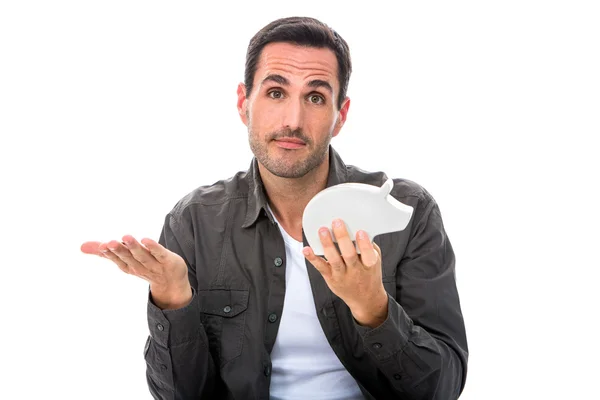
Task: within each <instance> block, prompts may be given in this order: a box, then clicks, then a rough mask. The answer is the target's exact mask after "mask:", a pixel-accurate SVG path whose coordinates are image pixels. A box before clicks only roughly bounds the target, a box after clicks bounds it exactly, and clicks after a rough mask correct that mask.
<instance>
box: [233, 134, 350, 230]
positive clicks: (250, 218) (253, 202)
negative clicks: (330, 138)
mask: <svg viewBox="0 0 600 400" xmlns="http://www.w3.org/2000/svg"><path fill="white" fill-rule="evenodd" d="M245 179H246V181H247V182H248V207H247V208H246V218H245V219H244V224H243V225H242V228H248V227H250V226H252V225H253V224H254V223H255V222H256V220H257V218H258V216H259V215H260V213H261V212H263V213H265V214H266V215H267V216H268V217H269V219H271V218H272V217H271V215H270V214H269V213H268V212H267V196H266V194H265V187H264V185H263V182H262V179H261V177H260V172H259V169H258V161H257V159H256V157H254V158H253V159H252V162H251V164H250V168H249V169H248V171H247V173H246V177H245ZM347 181H348V171H347V169H346V164H344V162H343V161H342V158H341V157H340V155H339V154H338V153H337V151H335V150H334V149H333V147H332V146H331V145H329V175H328V176H327V186H326V187H330V186H334V185H337V184H340V183H346V182H347ZM271 222H273V221H272V220H271Z"/></svg>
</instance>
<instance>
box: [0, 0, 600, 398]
mask: <svg viewBox="0 0 600 400" xmlns="http://www.w3.org/2000/svg"><path fill="white" fill-rule="evenodd" d="M210 3H217V2H210ZM595 3H596V2H593V1H589V2H583V1H562V2H559V1H537V2H535V1H523V0H520V1H503V2H499V1H498V2H489V1H487V2H484V1H455V2H410V3H409V2H401V3H400V4H399V5H395V6H394V8H392V7H391V6H390V5H387V4H384V3H377V2H374V1H369V2H361V3H356V4H360V6H358V5H349V3H348V2H346V1H343V2H342V1H338V2H326V1H317V2H310V1H303V2H291V4H290V5H288V4H287V3H286V2H282V1H272V2H266V1H254V2H240V3H239V4H237V5H236V4H234V3H232V2H222V3H219V4H218V5H217V4H211V5H202V4H201V3H200V2H199V1H198V2H190V1H185V2H184V1H180V2H157V1H148V0H145V1H128V0H127V1H125V0H119V1H102V2H100V1H96V2H91V1H70V2H68V1H45V2H42V1H39V2H31V1H4V2H2V3H1V5H0V134H1V146H0V152H1V153H0V156H1V158H0V167H1V168H0V173H1V174H2V176H1V178H2V179H1V191H2V194H1V200H0V201H1V202H2V204H1V211H2V223H1V227H2V230H1V231H0V232H1V233H0V235H1V237H0V239H1V242H0V243H1V261H0V265H1V267H2V269H1V271H2V274H1V276H0V282H1V285H0V296H1V299H0V300H1V302H0V306H1V309H2V313H1V315H2V317H1V318H0V335H1V341H0V343H1V350H0V351H1V356H0V359H1V360H2V369H3V371H4V372H3V373H2V375H1V377H0V383H1V384H0V398H5V399H33V398H61V399H108V398H110V399H148V398H150V395H149V392H148V390H147V387H146V381H145V363H144V360H143V358H142V350H143V346H144V343H145V339H146V336H147V334H148V328H147V322H146V308H145V307H146V300H147V284H146V282H145V281H142V280H139V279H137V278H134V277H131V276H128V275H125V274H123V273H122V272H121V271H119V270H118V269H117V268H116V267H115V266H113V265H112V264H111V263H110V262H108V261H106V260H102V259H99V258H96V257H92V256H88V255H84V254H82V253H80V251H79V246H80V245H81V243H83V242H84V241H87V240H110V239H119V238H121V237H122V236H123V235H124V234H127V233H129V234H133V235H134V236H136V237H137V238H138V239H141V238H142V237H145V236H147V237H152V238H154V239H158V234H159V232H160V229H161V227H162V223H163V218H164V216H165V214H166V213H167V212H168V211H170V209H171V207H172V206H173V205H174V204H175V202H176V201H177V200H179V199H180V198H181V197H182V196H183V195H185V194H186V193H188V192H189V191H191V190H192V189H194V188H195V187H197V186H200V185H205V184H211V183H213V182H215V181H217V180H219V179H223V178H227V177H229V176H231V175H233V174H234V173H235V172H237V171H239V170H244V169H246V168H247V167H248V166H249V165H250V160H251V156H252V154H251V152H250V150H249V146H248V142H247V132H246V129H245V127H244V126H243V124H242V123H241V122H240V121H239V118H238V116H237V112H236V107H235V104H236V85H237V84H238V82H240V81H241V80H242V79H243V72H244V57H245V51H246V46H247V44H248V41H249V39H250V38H251V36H252V35H253V34H254V33H255V32H256V31H258V30H259V29H260V28H261V27H263V26H264V25H265V24H267V23H268V22H270V21H271V20H273V19H275V18H278V17H283V16H290V15H308V16H314V17H317V18H319V19H321V20H323V21H324V22H326V23H328V24H329V25H331V26H332V27H333V28H334V29H336V30H337V31H338V32H339V33H340V34H341V35H342V36H343V37H344V38H345V39H346V40H347V41H348V43H349V44H350V48H351V53H352V57H353V63H354V73H353V76H352V79H351V81H350V88H349V92H348V94H349V96H350V97H351V99H352V105H351V108H350V113H349V117H348V121H347V124H346V126H345V127H344V129H343V130H342V132H341V134H340V135H339V136H338V137H337V138H334V139H333V142H332V143H333V145H334V147H335V148H336V150H338V151H339V153H340V154H341V155H342V157H343V158H344V161H345V162H346V163H347V164H355V165H358V166H360V167H361V168H364V169H367V170H372V171H376V170H382V171H385V172H386V173H387V174H388V175H389V176H393V177H402V178H407V179H411V180H414V181H416V182H418V183H420V184H421V185H423V186H424V187H425V188H426V189H428V190H429V191H430V192H431V193H432V195H433V196H434V197H435V198H436V200H437V201H438V203H439V205H440V208H441V210H442V215H443V217H444V221H445V225H446V229H447V232H448V234H449V236H450V239H451V241H452V244H453V246H454V249H455V252H456V255H457V278H458V286H459V292H460V295H461V301H462V307H463V312H464V316H465V320H466V325H467V333H468V339H469V348H470V360H469V374H468V380H467V386H466V388H465V391H464V394H463V396H462V397H461V399H465V400H480V399H533V398H535V399H542V398H543V399H546V398H556V399H567V398H569V399H575V398H600V395H599V394H598V392H597V390H596V388H597V380H598V373H599V372H600V367H599V364H598V359H599V357H600V350H599V345H598V339H599V334H598V328H599V323H598V321H599V317H598V314H599V313H598V310H597V308H598V305H600V301H599V300H598V294H597V293H598V290H599V289H598V277H599V274H598V268H599V267H600V262H599V261H598V249H599V246H598V245H597V241H598V230H597V227H598V224H599V223H600V218H599V216H600V213H599V211H598V202H599V200H600V196H599V190H598V186H599V185H598V171H600V168H599V167H600V166H599V163H598V161H597V157H598V156H597V153H598V145H597V143H598V142H597V139H598V137H599V135H600V122H599V119H600V118H599V114H600V78H599V76H600V73H599V71H600V28H599V26H600V24H599V22H598V21H599V20H600V14H599V12H598V8H597V6H596V4H595ZM390 4H391V3H390Z"/></svg>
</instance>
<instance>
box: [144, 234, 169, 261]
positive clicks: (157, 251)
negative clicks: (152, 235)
mask: <svg viewBox="0 0 600 400" xmlns="http://www.w3.org/2000/svg"><path fill="white" fill-rule="evenodd" d="M141 242H142V245H144V246H145V247H146V248H147V249H148V251H149V252H150V254H152V256H153V257H154V258H155V259H156V260H157V261H158V262H159V263H161V264H164V263H165V262H166V261H167V260H168V258H169V253H170V252H169V250H167V249H166V248H164V247H163V246H162V245H161V244H160V243H157V242H155V241H154V240H152V239H148V238H144V239H142V240H141Z"/></svg>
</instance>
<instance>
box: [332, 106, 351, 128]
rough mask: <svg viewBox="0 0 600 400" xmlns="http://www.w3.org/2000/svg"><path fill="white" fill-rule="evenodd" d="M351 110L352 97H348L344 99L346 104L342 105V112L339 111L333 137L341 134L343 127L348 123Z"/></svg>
mask: <svg viewBox="0 0 600 400" xmlns="http://www.w3.org/2000/svg"><path fill="white" fill-rule="evenodd" d="M349 108H350V97H346V98H345V99H344V102H343V103H342V107H341V108H340V111H338V117H337V121H336V122H335V127H334V129H333V136H337V134H338V133H340V130H341V129H342V126H344V123H345V122H346V117H347V116H348V109H349Z"/></svg>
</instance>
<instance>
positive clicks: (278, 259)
mask: <svg viewBox="0 0 600 400" xmlns="http://www.w3.org/2000/svg"><path fill="white" fill-rule="evenodd" d="M273 262H274V263H275V266H276V267H281V264H283V260H282V259H281V258H280V257H277V258H276V259H275V260H274V261H273Z"/></svg>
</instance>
